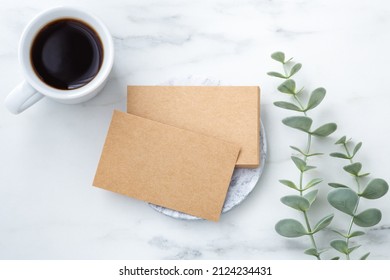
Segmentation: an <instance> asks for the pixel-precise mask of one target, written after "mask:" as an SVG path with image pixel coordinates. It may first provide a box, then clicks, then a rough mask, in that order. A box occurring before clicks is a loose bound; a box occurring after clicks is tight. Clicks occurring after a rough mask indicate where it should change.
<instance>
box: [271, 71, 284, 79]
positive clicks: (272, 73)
mask: <svg viewBox="0 0 390 280" xmlns="http://www.w3.org/2000/svg"><path fill="white" fill-rule="evenodd" d="M267 75H268V76H272V77H277V78H282V79H287V77H286V76H285V75H283V74H281V73H278V72H268V73H267Z"/></svg>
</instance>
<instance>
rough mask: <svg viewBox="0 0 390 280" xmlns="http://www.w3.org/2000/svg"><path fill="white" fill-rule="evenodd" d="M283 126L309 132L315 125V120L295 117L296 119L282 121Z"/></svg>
mask: <svg viewBox="0 0 390 280" xmlns="http://www.w3.org/2000/svg"><path fill="white" fill-rule="evenodd" d="M282 122H283V124H285V125H287V126H289V127H292V128H295V129H298V130H301V131H304V132H309V131H310V128H311V125H312V123H313V120H312V119H311V118H309V117H304V116H294V117H288V118H285V119H283V120H282Z"/></svg>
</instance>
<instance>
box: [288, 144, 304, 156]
mask: <svg viewBox="0 0 390 280" xmlns="http://www.w3.org/2000/svg"><path fill="white" fill-rule="evenodd" d="M290 148H291V149H293V150H294V151H297V152H299V153H300V154H302V155H304V156H306V153H305V152H303V151H302V150H301V149H299V148H297V147H294V146H290Z"/></svg>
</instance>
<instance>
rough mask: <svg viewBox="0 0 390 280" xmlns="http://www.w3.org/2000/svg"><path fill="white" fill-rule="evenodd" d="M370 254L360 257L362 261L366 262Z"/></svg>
mask: <svg viewBox="0 0 390 280" xmlns="http://www.w3.org/2000/svg"><path fill="white" fill-rule="evenodd" d="M369 255H370V253H367V254H364V255H363V256H361V257H360V260H366V259H367V258H368V256H369Z"/></svg>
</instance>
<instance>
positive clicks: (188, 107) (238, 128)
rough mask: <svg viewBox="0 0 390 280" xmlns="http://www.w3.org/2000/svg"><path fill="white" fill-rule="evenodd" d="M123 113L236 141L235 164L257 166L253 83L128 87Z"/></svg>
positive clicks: (257, 132) (256, 97)
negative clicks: (237, 154)
mask: <svg viewBox="0 0 390 280" xmlns="http://www.w3.org/2000/svg"><path fill="white" fill-rule="evenodd" d="M127 112H128V113H130V114H134V115H137V116H140V117H143V118H147V119H151V120H155V121H158V122H162V123H165V124H169V125H173V126H176V127H180V128H184V129H188V130H191V131H195V132H200V133H203V134H205V135H209V136H213V137H216V138H218V139H222V140H225V141H228V142H231V143H237V144H238V145H239V146H240V148H241V150H240V155H239V156H238V160H237V163H236V166H237V167H244V168H255V167H258V166H259V163H260V152H259V147H260V145H259V142H260V141H259V135H260V89H259V87H257V86H128V88H127Z"/></svg>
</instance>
